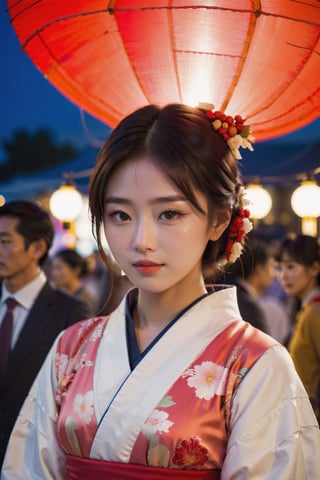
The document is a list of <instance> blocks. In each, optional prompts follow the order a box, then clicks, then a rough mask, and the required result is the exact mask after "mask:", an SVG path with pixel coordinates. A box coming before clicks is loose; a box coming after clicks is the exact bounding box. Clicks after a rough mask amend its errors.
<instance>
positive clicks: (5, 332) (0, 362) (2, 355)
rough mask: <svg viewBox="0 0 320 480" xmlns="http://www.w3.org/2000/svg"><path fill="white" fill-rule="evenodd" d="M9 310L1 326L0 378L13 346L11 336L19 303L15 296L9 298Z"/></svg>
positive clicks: (7, 302)
mask: <svg viewBox="0 0 320 480" xmlns="http://www.w3.org/2000/svg"><path fill="white" fill-rule="evenodd" d="M6 304H7V311H6V313H5V316H4V317H3V319H2V322H1V326H0V379H2V377H3V374H4V372H5V369H6V366H7V361H8V356H9V352H10V348H11V336H12V328H13V310H14V308H15V307H16V306H17V305H18V302H17V301H16V300H15V299H14V298H10V297H9V298H7V300H6Z"/></svg>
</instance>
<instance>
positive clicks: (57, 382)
mask: <svg viewBox="0 0 320 480" xmlns="http://www.w3.org/2000/svg"><path fill="white" fill-rule="evenodd" d="M133 294H134V292H133V291H131V292H129V294H128V296H127V297H126V298H125V299H124V300H123V301H122V303H121V304H120V306H119V307H118V308H117V309H116V310H115V312H114V313H113V314H111V316H109V317H100V318H94V319H90V320H86V321H84V322H79V323H78V324H77V325H75V326H72V327H71V328H68V329H67V330H66V331H65V332H64V333H63V334H61V335H60V337H59V338H58V339H57V341H56V343H55V345H54V347H53V348H52V350H51V352H50V354H49V356H48V358H47V360H46V362H45V364H44V366H43V368H42V369H41V372H40V373H39V375H38V378H37V379H36V381H35V384H34V385H33V388H32V389H31V391H30V393H29V396H28V398H27V400H26V402H25V404H24V406H23V409H22V411H21V413H20V416H19V418H18V420H17V423H16V426H15V429H14V432H13V434H12V436H11V439H10V442H9V447H8V450H7V454H6V458H5V464H4V468H3V473H2V476H1V480H9V479H21V480H22V479H24V480H28V479H30V480H31V479H32V480H35V479H37V478H38V479H40V478H41V479H55V480H62V479H65V478H67V479H68V480H75V479H78V480H79V479H82V478H83V479H84V478H91V477H92V478H95V479H97V480H100V479H102V478H112V479H113V480H125V479H144V478H146V479H151V480H152V479H154V480H157V479H160V478H173V479H176V478H181V479H182V478H184V479H187V478H194V479H196V478H197V479H208V480H209V479H212V480H213V479H222V480H231V479H233V480H234V479H239V480H240V479H241V480H244V479H251V480H252V479H257V480H258V479H261V480H262V479H264V480H265V479H272V480H274V479H275V478H276V479H277V480H285V479H286V480H288V479H290V480H294V479H297V480H304V479H308V480H316V479H318V478H320V463H319V461H318V459H319V458H320V431H319V428H318V425H317V421H316V419H315V416H314V414H313V411H312V408H311V405H310V402H309V400H308V396H307V394H306V392H305V390H304V387H303V385H302V383H301V381H300V380H299V377H298V375H297V373H296V371H295V369H294V367H293V364H292V361H291V359H290V357H289V355H288V353H287V351H286V349H285V348H284V347H283V346H281V345H280V344H278V343H277V342H276V341H275V340H274V339H272V338H271V337H269V336H268V335H265V334H264V333H263V332H261V331H259V330H258V329H255V328H254V327H252V326H251V325H250V324H248V323H246V322H244V321H243V320H242V319H241V317H240V314H239V310H238V306H237V302H236V291H235V288H234V287H229V288H226V289H223V290H219V291H216V292H214V293H213V294H210V295H208V296H205V297H204V298H201V299H199V301H197V302H194V303H193V304H192V305H191V306H189V308H187V309H186V310H185V311H184V312H182V314H181V315H180V316H179V318H178V319H177V321H175V322H173V323H172V324H171V325H170V328H168V329H166V331H165V332H164V333H163V334H162V335H160V337H159V338H158V339H157V341H156V342H154V343H153V344H152V348H150V349H148V351H147V352H146V354H145V355H144V356H143V357H142V358H141V360H140V361H139V362H138V363H137V364H136V365H135V366H134V368H132V366H131V365H130V358H129V357H130V355H129V353H128V352H129V350H130V345H129V343H128V321H127V320H128V319H127V318H126V305H127V299H128V298H129V297H130V295H133Z"/></svg>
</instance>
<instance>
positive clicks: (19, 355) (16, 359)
mask: <svg viewBox="0 0 320 480" xmlns="http://www.w3.org/2000/svg"><path fill="white" fill-rule="evenodd" d="M53 300H54V291H53V289H52V287H51V286H50V285H49V283H46V284H45V285H44V287H43V288H42V289H41V291H40V293H39V295H38V297H37V299H36V301H35V302H34V304H33V306H32V308H31V310H30V312H29V315H28V316H27V318H26V322H25V324H24V326H23V328H22V330H21V332H20V335H19V338H18V340H17V343H16V345H15V347H14V349H13V350H12V351H11V353H10V356H9V359H8V367H7V370H6V374H5V376H4V378H3V382H2V387H5V386H6V385H7V384H8V383H10V380H11V379H13V378H14V376H15V373H16V371H17V370H18V369H19V368H20V365H21V362H23V359H24V357H25V355H26V354H27V353H28V352H29V351H30V350H31V349H32V347H33V345H34V343H35V341H36V340H37V339H38V338H39V337H41V335H42V332H43V330H44V329H46V327H47V325H48V323H50V322H52V320H53V318H52V317H53V314H54V312H53V310H52V309H51V307H50V305H51V304H52V302H53Z"/></svg>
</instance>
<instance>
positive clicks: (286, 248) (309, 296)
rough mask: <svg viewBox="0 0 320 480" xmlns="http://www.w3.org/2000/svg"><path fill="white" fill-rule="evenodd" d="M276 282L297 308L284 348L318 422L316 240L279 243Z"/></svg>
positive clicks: (319, 250) (319, 258)
mask: <svg viewBox="0 0 320 480" xmlns="http://www.w3.org/2000/svg"><path fill="white" fill-rule="evenodd" d="M280 280H281V283H282V285H283V287H284V289H285V290H286V292H287V293H288V294H289V295H293V296H294V297H296V298H297V299H298V300H299V303H300V304H301V310H300V311H299V313H298V315H297V319H296V323H295V327H294V330H293V333H292V336H291V340H290V343H289V346H288V347H289V352H290V354H291V357H292V359H293V362H294V365H295V367H296V370H297V372H298V374H299V376H300V378H301V380H302V383H303V384H304V386H305V389H306V390H307V392H308V394H309V397H310V400H311V403H312V405H313V407H314V411H315V413H316V416H317V418H318V421H319V422H320V408H319V407H320V404H319V387H320V247H319V244H318V240H317V239H316V238H314V237H311V236H309V235H298V236H297V237H296V238H294V239H289V238H288V239H286V240H285V241H284V242H283V244H282V245H281V249H280Z"/></svg>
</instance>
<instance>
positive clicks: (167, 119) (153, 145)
mask: <svg viewBox="0 0 320 480" xmlns="http://www.w3.org/2000/svg"><path fill="white" fill-rule="evenodd" d="M143 155H148V156H150V158H152V160H153V161H154V162H155V163H156V165H157V166H158V167H159V168H160V169H161V171H162V172H163V173H164V174H165V175H166V176H167V178H168V179H169V180H170V181H171V182H172V183H173V184H174V185H175V186H176V187H177V188H178V189H179V190H180V191H181V192H182V193H183V194H184V196H185V197H186V198H187V199H188V200H189V201H190V202H191V203H192V204H193V205H194V206H195V208H197V209H198V210H199V211H202V210H201V208H200V206H199V204H198V203H197V200H196V196H195V194H194V191H195V190H197V191H199V192H201V193H202V194H203V195H204V196H205V197H206V199H207V202H208V217H209V219H208V225H209V224H210V221H211V220H212V219H213V216H214V215H217V216H218V218H220V219H223V218H226V216H227V212H228V211H229V209H230V207H233V212H234V213H233V215H235V214H236V211H237V209H238V207H239V201H240V200H239V188H240V185H241V182H240V180H239V172H238V168H237V165H236V161H235V159H234V157H233V155H232V153H231V152H230V150H229V148H228V146H227V144H226V142H225V141H224V140H223V139H222V137H221V136H220V135H219V134H218V133H217V132H215V130H214V129H213V127H212V125H211V123H210V120H209V119H208V118H207V117H206V115H205V113H204V112H203V111H202V110H201V109H199V108H192V107H189V106H186V105H181V104H169V105H167V106H165V107H163V108H160V107H157V106H155V105H149V106H146V107H143V108H140V109H138V110H136V111H135V112H133V113H132V114H130V115H129V116H127V117H126V118H124V119H123V120H122V121H121V122H120V123H119V125H118V126H117V127H116V128H115V129H114V130H113V132H112V133H111V135H110V136H109V138H108V139H107V141H106V143H105V145H104V146H103V147H102V149H101V151H100V153H99V155H98V158H97V162H96V165H95V168H94V171H93V173H92V176H91V179H90V185H89V207H90V211H91V218H92V221H93V234H94V236H95V237H96V239H97V242H98V247H99V251H100V253H101V255H102V257H103V259H104V260H105V261H106V262H107V261H108V259H107V258H106V257H107V256H106V254H105V253H104V251H103V246H102V243H101V239H100V233H101V228H102V223H103V215H104V195H105V190H106V187H107V184H108V181H109V180H110V178H111V176H112V175H113V173H114V172H115V170H116V169H117V168H119V166H120V165H122V164H123V163H124V162H126V161H127V160H129V159H134V158H138V157H139V156H143ZM227 235H228V234H227V232H225V233H224V234H223V235H222V237H221V239H219V240H218V241H216V242H212V241H209V242H208V245H207V247H206V249H205V252H204V254H203V259H202V266H203V272H204V275H205V276H207V273H208V272H212V270H213V269H215V268H216V265H215V262H216V261H217V259H218V258H219V256H220V255H222V254H223V253H224V252H225V248H226V241H227ZM209 274H210V276H211V273H209Z"/></svg>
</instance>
